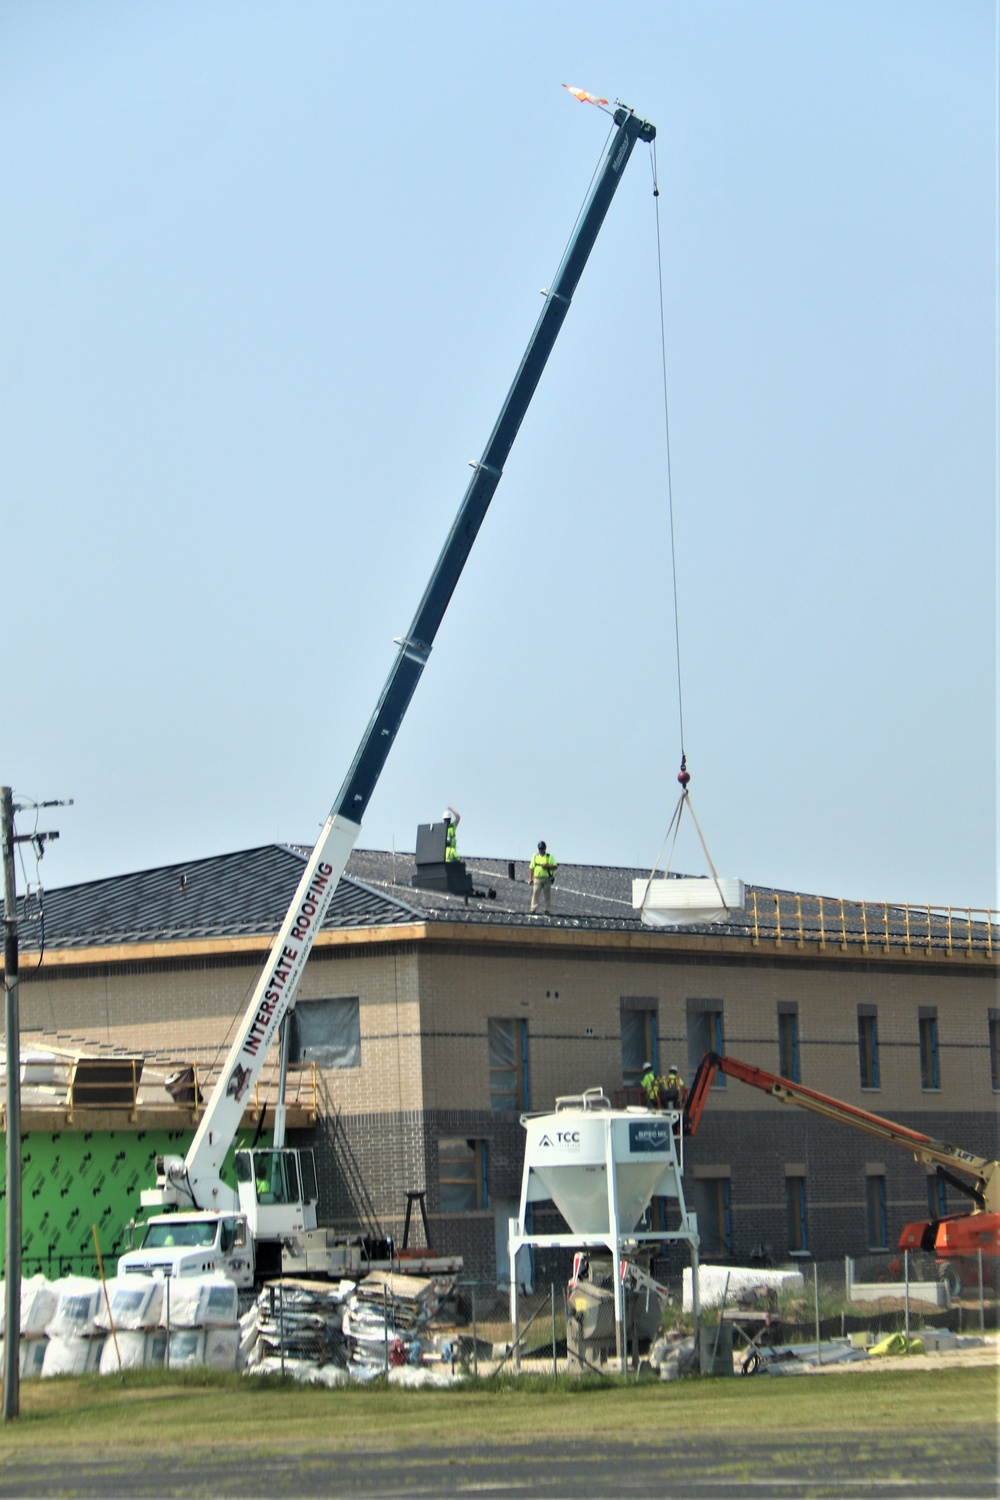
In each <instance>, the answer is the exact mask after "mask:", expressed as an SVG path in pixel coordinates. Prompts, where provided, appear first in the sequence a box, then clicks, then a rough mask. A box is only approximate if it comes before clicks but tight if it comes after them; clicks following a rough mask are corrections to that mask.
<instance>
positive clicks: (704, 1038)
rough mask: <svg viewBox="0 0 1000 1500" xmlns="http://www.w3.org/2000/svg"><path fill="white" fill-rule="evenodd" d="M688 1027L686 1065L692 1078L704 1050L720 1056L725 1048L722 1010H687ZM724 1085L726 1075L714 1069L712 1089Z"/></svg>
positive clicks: (723, 1086) (703, 1054)
mask: <svg viewBox="0 0 1000 1500" xmlns="http://www.w3.org/2000/svg"><path fill="white" fill-rule="evenodd" d="M687 1027H688V1067H689V1068H690V1070H691V1077H692V1078H693V1077H694V1075H695V1073H696V1072H697V1071H698V1064H699V1063H700V1062H701V1060H702V1058H703V1057H704V1056H705V1053H706V1052H717V1053H718V1054H719V1056H720V1057H721V1056H722V1055H723V1054H724V1053H725V1050H726V1047H725V1037H724V1035H723V1028H722V1010H721V1008H720V1009H717V1010H716V1009H712V1010H689V1011H688V1018H687ZM725 1086H726V1075H725V1073H722V1072H720V1071H716V1074H715V1077H714V1079H713V1080H712V1087H713V1089H721V1088H725Z"/></svg>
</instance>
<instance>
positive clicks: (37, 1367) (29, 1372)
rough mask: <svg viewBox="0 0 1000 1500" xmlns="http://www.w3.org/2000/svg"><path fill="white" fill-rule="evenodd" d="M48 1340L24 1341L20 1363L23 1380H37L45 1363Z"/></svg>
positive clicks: (22, 1342) (22, 1341)
mask: <svg viewBox="0 0 1000 1500" xmlns="http://www.w3.org/2000/svg"><path fill="white" fill-rule="evenodd" d="M47 1343H48V1339H45V1338H41V1339H22V1340H21V1357H20V1360H19V1361H18V1363H19V1366H20V1370H21V1379H22V1380H37V1379H38V1378H39V1376H40V1375H41V1373H42V1366H43V1365H44V1363H45V1346H46V1344H47Z"/></svg>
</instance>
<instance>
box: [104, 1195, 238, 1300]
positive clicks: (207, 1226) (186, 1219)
mask: <svg viewBox="0 0 1000 1500" xmlns="http://www.w3.org/2000/svg"><path fill="white" fill-rule="evenodd" d="M144 1229H145V1233H144V1235H143V1238H142V1244H141V1245H140V1246H139V1248H138V1249H137V1250H129V1251H127V1252H126V1253H125V1254H124V1255H123V1256H121V1257H120V1258H119V1261H118V1275H119V1276H155V1277H158V1278H160V1279H166V1278H167V1277H170V1278H171V1279H176V1278H177V1277H183V1276H209V1275H212V1274H213V1273H216V1274H217V1273H221V1274H222V1275H223V1276H228V1277H229V1279H230V1281H233V1282H235V1283H236V1285H237V1286H238V1287H239V1288H240V1290H251V1289H252V1288H253V1285H254V1247H253V1240H252V1238H251V1235H250V1229H249V1225H248V1224H247V1220H246V1217H245V1216H244V1215H243V1214H235V1213H234V1214H221V1213H214V1212H212V1210H208V1211H206V1212H199V1213H189V1214H184V1213H176V1214H159V1215H157V1217H156V1218H155V1219H147V1220H146V1223H145V1225H144Z"/></svg>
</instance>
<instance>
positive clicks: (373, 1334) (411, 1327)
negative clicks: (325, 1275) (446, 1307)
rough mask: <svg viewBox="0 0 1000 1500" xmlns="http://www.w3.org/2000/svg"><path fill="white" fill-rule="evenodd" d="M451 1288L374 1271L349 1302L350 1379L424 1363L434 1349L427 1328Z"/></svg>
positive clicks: (346, 1327)
mask: <svg viewBox="0 0 1000 1500" xmlns="http://www.w3.org/2000/svg"><path fill="white" fill-rule="evenodd" d="M446 1290H447V1288H446V1287H444V1286H443V1285H442V1284H441V1283H438V1282H435V1281H432V1280H431V1279H430V1278H428V1277H423V1276H401V1275H396V1274H395V1273H394V1272H391V1271H373V1272H372V1273H371V1274H370V1275H369V1276H367V1277H366V1278H365V1280H364V1281H363V1282H361V1283H360V1285H359V1286H358V1287H357V1289H356V1290H355V1292H354V1294H353V1295H352V1296H351V1297H350V1298H349V1300H348V1304H347V1308H346V1310H345V1312H344V1333H345V1335H346V1336H347V1337H348V1338H350V1339H352V1340H353V1341H354V1350H353V1353H352V1355H351V1373H352V1374H353V1375H355V1376H356V1377H358V1378H359V1379H370V1378H372V1377H374V1376H375V1375H381V1374H384V1373H385V1372H386V1370H387V1369H391V1368H396V1369H398V1368H399V1367H400V1366H402V1365H407V1364H410V1365H416V1364H419V1363H420V1360H421V1357H422V1355H423V1353H424V1352H425V1350H427V1349H430V1348H431V1340H430V1336H429V1331H428V1324H429V1323H430V1320H431V1319H432V1318H433V1316H434V1314H435V1313H436V1312H437V1310H438V1308H439V1307H440V1305H441V1300H442V1296H443V1295H444V1294H445V1292H446Z"/></svg>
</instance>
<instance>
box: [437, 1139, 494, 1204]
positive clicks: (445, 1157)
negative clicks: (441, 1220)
mask: <svg viewBox="0 0 1000 1500" xmlns="http://www.w3.org/2000/svg"><path fill="white" fill-rule="evenodd" d="M438 1181H439V1183H440V1187H441V1212H442V1213H444V1214H468V1213H476V1212H477V1211H478V1210H480V1209H484V1208H486V1206H487V1191H486V1142H485V1141H465V1140H461V1139H459V1138H458V1137H452V1136H446V1137H442V1139H441V1140H439V1141H438Z"/></svg>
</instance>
